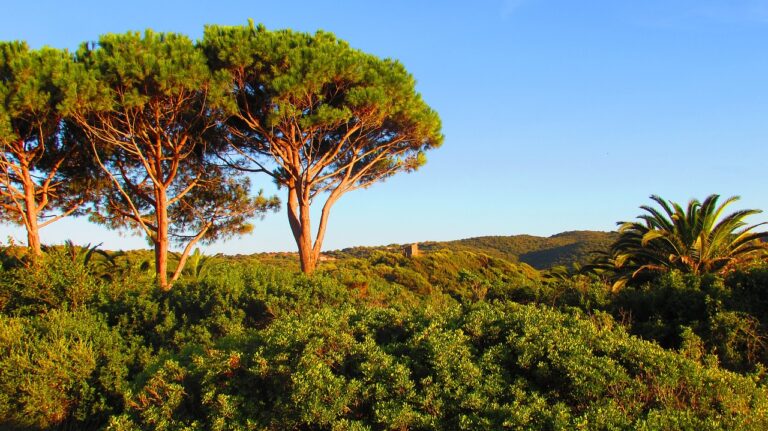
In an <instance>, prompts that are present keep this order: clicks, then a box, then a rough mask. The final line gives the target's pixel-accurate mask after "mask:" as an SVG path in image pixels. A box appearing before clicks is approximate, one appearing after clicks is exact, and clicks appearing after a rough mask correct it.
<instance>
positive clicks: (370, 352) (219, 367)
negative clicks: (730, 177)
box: [113, 303, 768, 429]
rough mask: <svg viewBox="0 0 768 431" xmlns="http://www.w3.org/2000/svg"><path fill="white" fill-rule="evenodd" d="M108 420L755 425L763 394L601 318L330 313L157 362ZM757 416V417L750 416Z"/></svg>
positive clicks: (269, 424) (478, 310)
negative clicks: (119, 411) (122, 411)
mask: <svg viewBox="0 0 768 431" xmlns="http://www.w3.org/2000/svg"><path fill="white" fill-rule="evenodd" d="M130 394H131V395H130V399H129V401H128V402H127V403H126V404H127V405H128V406H129V408H128V410H127V412H126V414H124V415H123V416H121V417H120V418H118V419H113V429H125V428H119V427H117V424H121V426H123V427H124V426H125V424H130V426H131V427H135V428H139V429H144V428H154V427H157V426H158V424H162V426H164V427H172V426H176V427H180V426H188V427H191V428H192V429H242V428H254V429H295V428H323V429H406V428H415V429H499V428H513V429H572V428H578V427H586V428H590V429H592V428H621V429H656V427H657V426H659V424H664V425H665V426H666V428H665V429H690V428H696V429H749V428H753V429H754V428H760V427H764V426H766V421H767V420H768V418H766V416H765V412H766V407H768V404H766V403H767V402H768V399H766V393H765V389H764V388H761V387H758V386H757V385H756V384H755V382H754V381H752V380H751V379H749V378H746V377H742V376H738V375H736V374H732V373H729V372H726V371H723V370H720V369H718V368H716V367H713V366H705V365H701V364H697V363H695V362H693V361H691V360H689V359H686V358H683V357H682V356H681V355H678V354H677V353H674V352H668V351H664V350H663V349H661V348H660V347H658V346H655V345H653V344H650V343H647V342H643V341H640V340H637V339H635V338H632V337H630V336H628V335H627V334H626V333H625V332H623V331H622V330H621V329H617V328H616V327H615V326H614V325H613V323H612V320H611V319H610V318H609V317H606V316H600V315H598V316H596V318H593V319H587V318H585V317H584V316H583V315H579V314H563V313H559V312H556V311H551V310H548V309H545V308H540V307H536V306H521V305H517V304H512V303H495V304H489V303H481V304H478V305H475V306H472V307H469V308H465V307H461V306H457V305H454V306H447V307H440V308H427V309H424V310H423V311H418V310H409V311H401V312H398V311H395V310H392V309H377V308H374V309H365V308H355V307H349V306H347V307H342V308H330V307H322V308H320V309H318V310H317V311H313V312H310V313H305V314H300V315H297V314H287V315H285V316H283V317H279V318H277V319H276V320H275V321H274V322H272V324H271V325H269V326H268V327H267V328H265V329H264V330H261V331H259V332H257V333H253V334H252V335H248V336H245V337H241V338H238V340H236V341H235V342H234V343H233V342H226V343H221V344H219V345H218V346H217V347H215V348H212V349H206V350H205V351H201V350H189V351H186V352H185V353H184V354H183V355H182V356H180V357H179V358H177V359H160V361H159V362H158V364H157V365H156V366H154V367H151V368H150V372H149V374H148V375H147V377H146V379H145V380H143V381H142V382H141V383H140V385H139V386H137V388H136V389H135V390H133V391H131V392H130ZM747 412H750V413H749V414H745V413H747Z"/></svg>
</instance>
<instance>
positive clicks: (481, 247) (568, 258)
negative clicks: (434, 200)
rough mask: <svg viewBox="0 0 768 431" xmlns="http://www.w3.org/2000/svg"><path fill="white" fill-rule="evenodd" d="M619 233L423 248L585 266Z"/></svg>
mask: <svg viewBox="0 0 768 431" xmlns="http://www.w3.org/2000/svg"><path fill="white" fill-rule="evenodd" d="M616 236H617V234H616V233H615V232H599V231H586V230H584V231H570V232H563V233H559V234H556V235H552V236H550V237H541V236H533V235H513V236H481V237H477V238H467V239H460V240H455V241H443V242H435V241H430V242H423V243H419V248H420V249H421V250H423V251H425V252H429V251H437V250H446V249H447V250H452V251H469V252H474V253H483V254H486V255H488V256H491V257H495V258H500V259H504V260H507V261H510V262H523V263H527V264H528V265H531V266H532V267H534V268H536V269H547V268H551V267H553V266H558V265H564V266H570V265H571V264H573V263H579V264H584V263H586V262H588V261H590V260H591V253H592V252H594V251H598V250H601V251H602V250H607V249H608V247H610V245H611V243H612V242H613V241H614V240H615V239H616ZM399 248H400V245H399V244H391V245H388V246H381V247H352V248H346V249H344V250H340V251H337V252H330V253H328V254H329V255H335V256H338V257H341V256H344V255H346V256H349V255H352V256H357V257H364V256H368V255H370V253H372V252H373V251H375V250H387V251H393V250H399Z"/></svg>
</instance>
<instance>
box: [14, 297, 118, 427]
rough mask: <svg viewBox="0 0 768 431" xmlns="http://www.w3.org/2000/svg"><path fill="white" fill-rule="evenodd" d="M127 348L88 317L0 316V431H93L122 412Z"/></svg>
mask: <svg viewBox="0 0 768 431" xmlns="http://www.w3.org/2000/svg"><path fill="white" fill-rule="evenodd" d="M126 345H127V342H126V340H124V339H123V338H121V337H120V335H119V334H118V333H117V332H116V331H114V330H112V329H110V328H109V327H107V326H106V325H105V323H104V322H103V320H102V319H100V318H99V317H98V316H97V315H94V314H92V313H90V312H88V311H85V310H82V311H74V312H70V311H63V310H52V311H50V312H49V313H47V314H44V315H42V316H36V317H8V316H5V315H0V426H1V425H6V426H11V427H32V428H37V429H49V428H53V427H56V426H60V425H68V426H70V427H75V428H80V429H84V428H94V427H95V426H97V425H98V424H100V423H103V422H104V421H105V420H106V418H107V417H108V415H110V414H112V413H114V412H115V411H119V409H120V407H121V405H120V402H119V397H120V394H122V392H123V391H124V389H125V387H124V386H125V383H126V382H125V378H126V377H127V374H128V368H127V365H128V364H129V363H131V356H130V351H129V349H128V347H127V346H126Z"/></svg>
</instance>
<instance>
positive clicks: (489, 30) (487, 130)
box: [0, 0, 768, 253]
mask: <svg viewBox="0 0 768 431" xmlns="http://www.w3.org/2000/svg"><path fill="white" fill-rule="evenodd" d="M8 3H9V4H6V5H4V8H3V9H4V11H3V14H2V16H0V40H13V39H22V40H26V41H27V42H29V44H30V45H31V46H33V47H40V46H43V45H51V46H54V47H59V48H70V49H74V48H76V47H77V46H78V45H79V43H80V42H82V41H89V40H96V39H97V38H98V35H99V34H102V33H107V32H124V31H128V30H143V29H146V28H152V29H153V30H156V31H174V32H182V33H185V34H188V35H189V36H191V37H192V38H199V37H200V36H201V35H202V30H203V26H204V25H205V24H209V23H210V24H224V25H233V24H246V23H247V19H248V18H253V19H254V21H256V22H257V23H259V22H260V23H263V24H265V25H266V26H267V28H269V29H281V28H291V29H294V30H300V31H308V32H314V31H315V30H317V29H322V30H326V31H331V32H333V33H335V34H336V35H337V36H338V37H340V38H342V39H345V40H347V41H349V43H350V44H351V45H352V46H354V47H356V48H359V49H361V50H363V51H366V52H369V53H372V54H375V55H378V56H381V57H392V58H396V59H399V60H400V61H401V62H402V63H403V64H404V65H405V66H406V68H407V69H408V70H409V71H410V72H411V73H412V74H413V75H414V76H415V77H416V79H417V81H418V90H419V91H420V92H421V93H422V95H423V97H424V99H425V100H426V101H427V103H429V104H430V105H431V106H432V107H433V108H434V109H435V110H436V111H437V112H438V113H439V114H440V116H441V118H442V121H443V131H444V133H445V136H446V139H445V143H444V145H443V147H442V148H440V149H437V150H434V151H432V152H430V153H428V163H427V165H426V166H425V167H424V168H422V169H420V170H419V171H418V172H416V173H412V174H401V175H399V176H396V177H394V178H392V179H390V180H388V181H386V182H384V183H379V184H377V185H374V186H373V187H371V188H370V189H368V190H361V191H355V192H351V193H349V194H347V195H345V196H344V197H342V198H341V200H340V201H339V202H338V203H337V204H336V206H335V207H334V210H333V213H332V215H331V218H330V225H329V228H328V232H327V234H326V241H325V247H324V248H325V249H338V248H343V247H347V246H352V245H378V244H390V243H403V242H412V241H424V240H447V239H459V238H466V237H471V236H480V235H512V234H523V233H527V234H534V235H551V234H555V233H558V232H561V231H566V230H578V229H593V230H612V229H614V228H615V222H616V221H618V220H629V219H633V218H634V217H635V216H636V215H638V214H639V213H640V210H639V209H638V208H637V207H638V206H639V205H642V204H647V203H649V202H650V201H649V200H648V196H649V195H651V194H659V195H661V196H662V197H664V198H667V199H672V200H675V201H680V202H686V201H688V200H689V199H690V198H693V197H696V198H699V199H703V198H704V197H705V196H707V195H708V194H710V193H718V194H721V195H724V196H730V195H740V196H741V197H742V200H741V201H739V202H738V203H737V204H736V205H735V206H733V208H732V209H738V208H759V209H764V210H768V192H767V191H768V190H767V189H768V187H766V186H768V172H767V171H766V167H767V166H768V49H767V48H766V46H767V45H768V44H767V43H768V0H643V1H630V0H618V1H617V0H592V1H573V0H493V1H479V0H478V1H471V2H470V1H437V0H435V1H418V0H388V1H383V0H382V1H379V2H372V1H367V2H366V1H359V0H358V1H320V0H315V1H279V2H278V1H272V2H265V1H242V2H240V1H228V0H218V1H214V2H212V1H192V0H187V1H158V0H155V1H145V0H132V1H125V2H105V1H103V0H102V1H98V2H97V1H91V0H85V1H76V2H66V1H61V0H59V1H48V0H45V1H43V0H35V1H14V2H8ZM255 182H256V184H257V186H258V187H263V188H264V190H265V191H266V192H267V193H268V194H272V193H275V192H276V191H275V190H274V187H273V186H272V185H271V183H270V182H269V181H267V180H265V179H258V178H257V179H256V181H255ZM281 197H282V198H283V199H284V197H283V196H281ZM765 220H768V214H761V215H758V216H757V217H754V218H753V219H752V220H751V221H752V222H753V223H756V222H761V221H765ZM8 235H12V236H13V237H15V238H16V239H17V240H18V241H20V242H23V241H25V238H26V237H25V235H24V234H23V231H22V230H20V229H18V228H13V227H10V226H0V238H2V239H5V238H6V237H7V236H8ZM42 237H43V241H44V242H47V243H57V242H62V241H63V240H65V239H68V238H69V239H72V240H74V241H75V242H76V243H80V244H83V243H99V242H103V243H104V245H103V247H104V248H108V249H119V248H124V249H125V248H134V247H146V242H145V241H144V240H143V239H141V238H139V237H132V236H127V237H126V236H122V237H121V236H119V235H118V234H117V233H115V232H110V231H108V230H106V229H104V228H101V227H98V226H95V225H92V224H90V223H88V222H87V221H86V220H83V219H80V220H68V221H62V222H57V223H54V224H52V225H50V226H49V227H47V228H46V229H44V230H43V231H42ZM294 248H295V245H294V243H293V239H292V237H291V235H290V232H289V227H288V222H287V219H286V216H285V212H284V211H283V212H281V213H278V214H273V215H269V216H267V217H266V218H265V219H264V220H262V221H258V222H256V229H255V231H254V233H253V234H252V235H250V236H247V237H244V238H242V239H239V240H230V241H228V242H224V243H217V244H215V245H213V246H211V247H207V248H206V251H208V252H226V253H251V252H256V251H280V250H293V249H294Z"/></svg>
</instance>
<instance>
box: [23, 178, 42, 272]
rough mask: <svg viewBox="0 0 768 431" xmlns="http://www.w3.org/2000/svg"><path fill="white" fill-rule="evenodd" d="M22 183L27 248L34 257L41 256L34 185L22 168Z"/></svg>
mask: <svg viewBox="0 0 768 431" xmlns="http://www.w3.org/2000/svg"><path fill="white" fill-rule="evenodd" d="M22 174H23V181H24V206H25V207H26V208H25V211H26V220H25V225H26V226H25V227H26V228H27V246H28V247H29V250H30V251H32V253H33V255H34V256H35V257H39V256H41V255H42V254H43V251H42V246H41V244H40V229H39V227H38V224H37V217H38V209H37V201H36V200H35V183H34V181H32V176H31V175H30V173H29V169H27V168H26V167H22Z"/></svg>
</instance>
